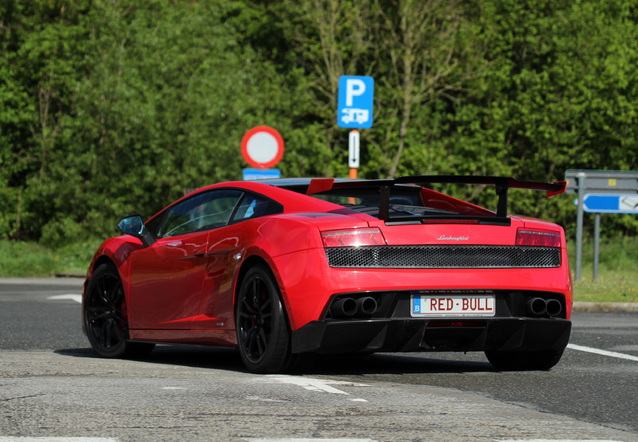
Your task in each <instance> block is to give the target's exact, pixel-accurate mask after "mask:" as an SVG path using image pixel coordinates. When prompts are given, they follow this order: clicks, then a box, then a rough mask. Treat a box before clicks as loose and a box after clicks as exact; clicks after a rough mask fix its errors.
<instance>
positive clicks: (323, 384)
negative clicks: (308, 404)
mask: <svg viewBox="0 0 638 442" xmlns="http://www.w3.org/2000/svg"><path fill="white" fill-rule="evenodd" d="M259 380H262V381H268V380H272V381H275V382H281V383H282V384H291V385H298V386H300V387H303V388H305V389H306V390H310V391H318V392H322V393H331V394H343V395H345V396H350V394H349V393H346V392H345V391H343V390H339V389H338V388H335V387H333V385H343V386H346V385H347V386H351V387H369V385H366V384H358V383H355V382H347V381H334V380H331V379H313V378H306V377H302V376H288V375H269V376H265V377H263V378H259ZM350 400H351V401H355V402H368V401H367V400H365V399H350Z"/></svg>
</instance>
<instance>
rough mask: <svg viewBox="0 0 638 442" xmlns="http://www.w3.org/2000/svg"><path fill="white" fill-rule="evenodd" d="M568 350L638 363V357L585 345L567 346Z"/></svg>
mask: <svg viewBox="0 0 638 442" xmlns="http://www.w3.org/2000/svg"><path fill="white" fill-rule="evenodd" d="M567 348H570V349H572V350H578V351H584V352H587V353H594V354H597V355H601V356H609V357H612V358H618V359H625V360H627V361H634V362H638V356H632V355H626V354H624V353H617V352H615V351H607V350H600V349H598V348H593V347H585V346H583V345H576V344H567Z"/></svg>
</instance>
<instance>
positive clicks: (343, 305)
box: [330, 296, 378, 318]
mask: <svg viewBox="0 0 638 442" xmlns="http://www.w3.org/2000/svg"><path fill="white" fill-rule="evenodd" d="M377 308H378V305H377V301H376V299H374V298H373V297H371V296H364V297H362V298H357V299H355V298H341V299H338V300H337V301H335V302H334V303H333V304H332V306H330V313H331V314H332V316H334V317H335V318H345V317H348V318H351V317H353V316H356V315H361V316H371V315H373V314H374V313H376V311H377Z"/></svg>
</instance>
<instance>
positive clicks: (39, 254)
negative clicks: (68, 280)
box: [0, 240, 100, 278]
mask: <svg viewBox="0 0 638 442" xmlns="http://www.w3.org/2000/svg"><path fill="white" fill-rule="evenodd" d="M99 245H100V241H99V240H87V241H82V242H80V243H77V244H71V245H66V246H64V247H60V248H57V249H52V248H48V247H45V246H42V245H40V244H37V243H35V242H20V241H6V240H0V277H3V278H10V277H13V278H19V277H25V278H49V277H54V276H60V275H78V276H84V275H85V274H86V270H87V269H88V267H89V264H90V262H91V258H92V257H93V254H94V253H95V250H97V248H98V246H99Z"/></svg>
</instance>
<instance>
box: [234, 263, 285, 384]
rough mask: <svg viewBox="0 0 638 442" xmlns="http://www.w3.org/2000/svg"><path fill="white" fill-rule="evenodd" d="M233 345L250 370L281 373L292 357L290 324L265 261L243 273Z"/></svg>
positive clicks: (238, 294)
mask: <svg viewBox="0 0 638 442" xmlns="http://www.w3.org/2000/svg"><path fill="white" fill-rule="evenodd" d="M235 326H236V332H237V345H238V347H239V353H240V355H241V359H242V361H243V363H244V365H245V366H246V368H247V369H248V370H249V371H251V372H253V373H282V372H285V371H287V369H288V368H289V366H290V363H291V361H292V355H291V353H290V327H289V326H288V321H287V320H286V315H285V313H284V309H283V306H282V303H281V295H280V293H279V288H278V286H277V283H276V281H275V278H274V276H273V275H272V273H271V272H270V270H269V269H268V268H267V267H266V266H265V265H261V264H260V265H256V266H254V267H251V268H250V269H249V270H248V271H247V272H246V274H245V275H244V277H243V279H242V281H241V284H240V286H239V290H238V293H237V302H236V308H235Z"/></svg>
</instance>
